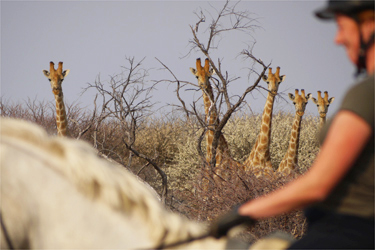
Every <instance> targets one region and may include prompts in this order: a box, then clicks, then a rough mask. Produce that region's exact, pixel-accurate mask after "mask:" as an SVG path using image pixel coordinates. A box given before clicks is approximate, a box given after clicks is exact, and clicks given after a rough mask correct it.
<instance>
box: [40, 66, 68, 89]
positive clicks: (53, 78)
mask: <svg viewBox="0 0 375 250" xmlns="http://www.w3.org/2000/svg"><path fill="white" fill-rule="evenodd" d="M62 67H63V63H62V62H59V66H58V68H57V70H55V64H54V63H53V62H50V63H49V68H50V70H49V71H48V70H43V73H44V75H45V76H46V77H47V78H48V80H49V81H50V82H51V88H52V92H53V94H54V95H59V94H60V93H62V91H61V84H62V82H63V80H64V78H65V77H66V76H67V75H68V74H69V69H67V70H64V71H63V70H62Z"/></svg>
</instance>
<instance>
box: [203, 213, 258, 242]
mask: <svg viewBox="0 0 375 250" xmlns="http://www.w3.org/2000/svg"><path fill="white" fill-rule="evenodd" d="M239 207H240V206H236V207H234V208H233V209H232V210H231V211H230V212H229V213H227V214H225V215H223V216H221V217H219V218H218V219H217V220H216V221H215V222H214V223H213V224H212V225H211V227H210V232H209V233H210V236H213V237H215V238H217V239H219V238H221V237H223V236H225V235H227V233H228V232H229V230H230V229H232V228H233V227H235V226H239V225H248V226H251V225H254V224H255V220H254V219H252V218H250V217H248V216H242V215H240V214H239V213H238V208H239Z"/></svg>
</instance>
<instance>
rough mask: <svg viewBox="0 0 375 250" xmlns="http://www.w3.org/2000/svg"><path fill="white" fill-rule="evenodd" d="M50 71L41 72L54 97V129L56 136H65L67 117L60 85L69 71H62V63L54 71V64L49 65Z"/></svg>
mask: <svg viewBox="0 0 375 250" xmlns="http://www.w3.org/2000/svg"><path fill="white" fill-rule="evenodd" d="M49 66H50V71H49V72H48V70H43V73H44V75H45V76H46V77H47V78H48V80H49V81H50V83H51V88H52V93H53V94H54V96H55V101H56V127H57V135H58V136H66V135H67V124H68V121H67V117H66V111H65V105H64V96H63V92H62V87H61V84H62V82H63V80H64V78H65V77H66V76H67V75H68V74H69V69H67V70H64V71H62V68H63V63H62V62H59V66H58V68H57V70H55V64H54V63H53V62H50V63H49Z"/></svg>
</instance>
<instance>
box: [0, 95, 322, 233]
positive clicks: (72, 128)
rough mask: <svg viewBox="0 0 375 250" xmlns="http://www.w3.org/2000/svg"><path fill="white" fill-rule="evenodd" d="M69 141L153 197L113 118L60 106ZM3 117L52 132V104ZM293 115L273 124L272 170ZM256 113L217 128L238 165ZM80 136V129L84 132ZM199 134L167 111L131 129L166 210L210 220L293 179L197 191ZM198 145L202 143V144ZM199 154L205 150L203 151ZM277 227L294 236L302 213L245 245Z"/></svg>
mask: <svg viewBox="0 0 375 250" xmlns="http://www.w3.org/2000/svg"><path fill="white" fill-rule="evenodd" d="M67 107H68V108H67V110H68V117H69V126H68V127H69V136H70V137H72V138H78V137H79V138H80V139H81V140H85V141H87V142H88V143H90V144H91V145H93V146H94V147H96V148H97V150H98V151H99V152H100V153H101V154H103V155H106V156H108V157H110V158H112V159H114V160H115V161H117V162H119V163H121V164H122V165H124V167H128V168H129V169H130V170H131V171H132V172H134V173H135V174H137V175H139V176H140V177H141V178H143V179H144V180H145V181H147V182H148V183H150V184H151V185H152V186H153V187H154V188H155V189H156V190H157V191H158V192H159V193H160V192H161V188H162V185H161V178H160V175H159V174H158V173H157V171H156V170H155V169H154V168H152V167H150V166H149V164H148V163H147V161H146V160H144V159H142V158H139V157H134V155H133V154H132V153H131V151H129V150H128V149H127V148H126V146H124V143H123V140H122V138H123V135H124V134H126V132H125V131H124V130H123V129H122V126H121V124H120V123H119V122H118V121H116V120H111V119H107V120H104V121H102V122H101V123H100V124H99V123H98V122H97V121H96V122H95V121H94V119H93V116H92V113H91V112H89V111H88V110H84V109H82V108H80V107H79V105H77V104H72V105H67ZM0 111H1V116H2V117H14V118H20V119H25V120H28V121H31V122H35V123H37V124H39V125H41V126H42V127H44V128H45V129H46V130H47V131H48V133H49V134H51V135H53V134H56V125H55V112H54V104H53V103H47V102H38V101H36V100H34V101H33V100H28V101H27V102H25V103H11V102H9V101H6V100H1V103H0ZM293 117H294V114H291V113H285V112H279V113H276V114H274V116H273V121H272V134H271V136H272V139H271V148H270V151H271V159H272V164H273V166H274V168H277V166H278V164H279V163H280V161H281V159H282V157H283V156H284V154H285V152H286V149H287V147H288V142H289V137H290V129H291V124H292V121H293ZM260 122H261V114H256V115H249V116H247V115H241V116H233V117H232V118H231V119H230V120H229V122H228V123H227V126H226V127H225V128H224V131H223V132H224V135H225V137H226V139H227V141H228V144H229V147H230V150H231V154H232V156H233V158H234V159H236V160H237V161H239V162H243V161H244V160H245V159H246V158H247V156H248V154H249V152H250V151H251V147H252V145H253V144H254V142H255V140H256V137H257V135H258V132H259V128H260ZM318 123H319V121H318V118H317V117H313V116H305V117H304V118H303V122H302V129H301V137H300V148H299V163H298V167H297V169H296V173H295V176H297V175H299V174H303V173H304V172H305V171H306V170H307V169H308V168H309V166H310V165H311V163H312V162H313V160H314V158H315V156H316V154H317V153H318V151H319V145H318V141H317V129H318ZM85 131H86V132H85ZM201 133H202V129H201V127H200V126H199V124H197V121H195V120H194V119H187V118H185V116H183V114H181V113H178V112H172V113H170V114H169V115H165V116H163V117H160V116H159V117H147V118H145V119H143V120H142V122H141V123H139V124H138V130H137V136H136V140H135V142H134V147H135V148H137V150H138V151H139V152H142V154H144V155H147V156H149V157H150V158H151V159H152V160H153V161H154V162H155V163H156V164H157V165H158V166H160V168H161V169H162V170H163V171H164V172H165V173H166V175H167V177H168V195H167V197H166V206H167V207H169V208H170V209H171V210H173V211H176V212H179V213H181V214H183V215H185V216H186V217H188V218H190V219H194V220H199V221H206V220H212V219H215V218H216V217H217V216H218V215H220V214H223V213H225V212H227V211H228V210H229V209H230V208H231V207H232V206H234V205H236V204H239V203H242V202H245V201H246V200H249V199H254V198H256V197H258V196H260V195H262V194H265V193H268V192H270V191H272V190H274V189H276V188H278V187H281V186H282V185H284V184H285V183H286V182H288V181H290V180H291V179H293V178H294V177H282V176H277V175H276V176H275V177H274V178H273V179H263V178H259V179H257V178H255V177H254V176H249V175H246V174H245V173H242V174H240V176H242V181H243V185H241V186H236V185H234V184H233V183H229V182H228V183H224V184H221V185H217V186H211V187H210V188H209V190H207V191H203V190H202V189H201V188H200V181H201V177H200V174H201V172H200V170H201V168H202V165H203V163H202V160H201V158H200V157H199V155H198V153H197V139H198V137H199V135H200V134H201ZM203 143H204V142H203ZM202 148H203V149H204V148H205V147H204V146H202ZM277 229H279V230H284V231H287V232H290V233H292V234H293V235H295V236H296V237H300V236H301V235H302V234H303V232H304V229H305V221H304V217H303V215H302V212H301V211H296V212H293V213H291V214H287V215H283V216H280V217H277V218H272V219H268V220H264V221H260V222H259V223H257V225H256V226H255V227H253V228H251V229H249V231H247V233H245V234H243V237H245V238H246V239H248V240H254V239H257V238H259V237H261V236H264V235H266V234H267V233H269V232H271V231H274V230H277Z"/></svg>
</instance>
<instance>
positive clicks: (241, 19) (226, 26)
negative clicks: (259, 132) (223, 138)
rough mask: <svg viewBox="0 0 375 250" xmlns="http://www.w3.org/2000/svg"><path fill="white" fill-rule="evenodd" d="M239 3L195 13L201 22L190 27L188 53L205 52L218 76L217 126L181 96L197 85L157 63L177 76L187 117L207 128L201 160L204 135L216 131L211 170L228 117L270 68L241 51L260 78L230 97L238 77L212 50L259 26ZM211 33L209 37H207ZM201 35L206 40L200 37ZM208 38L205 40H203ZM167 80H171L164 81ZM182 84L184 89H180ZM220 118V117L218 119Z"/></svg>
mask: <svg viewBox="0 0 375 250" xmlns="http://www.w3.org/2000/svg"><path fill="white" fill-rule="evenodd" d="M238 4H239V2H236V3H234V4H232V3H231V2H230V1H229V0H227V1H226V2H225V4H224V5H223V7H222V8H221V9H219V10H217V9H215V8H213V7H212V6H211V7H212V8H213V9H214V11H215V14H211V13H210V12H209V11H206V10H202V9H201V10H200V11H199V12H196V13H195V15H196V17H197V19H198V21H197V22H196V23H195V24H194V25H190V29H191V34H192V40H190V41H189V43H190V45H191V48H190V51H189V53H188V54H191V53H192V52H193V51H200V52H201V53H203V54H204V55H205V56H206V58H208V60H209V62H210V66H211V67H212V69H213V70H214V72H215V73H216V75H217V78H216V77H211V83H212V85H213V89H214V92H215V94H216V95H215V96H214V100H211V101H212V102H213V106H214V107H213V108H215V109H216V110H217V113H218V114H220V115H221V117H220V119H217V122H216V124H214V126H209V124H208V121H207V120H205V119H202V118H201V116H200V115H199V112H198V110H197V107H196V102H194V103H193V104H192V105H191V106H190V108H191V109H190V110H189V109H188V107H187V105H186V103H185V102H184V101H183V100H182V98H181V97H180V91H181V89H182V88H183V87H184V86H187V85H191V86H194V87H199V86H197V85H196V84H193V83H191V82H189V81H180V80H178V78H177V77H176V76H175V75H174V74H173V72H172V71H171V70H170V69H169V68H168V67H167V66H166V65H165V64H163V63H162V62H160V60H158V59H157V60H158V61H159V62H160V63H161V64H162V65H163V67H164V68H165V69H167V70H168V71H169V72H170V73H171V74H172V75H173V77H174V80H169V82H175V83H177V89H176V93H177V97H178V99H179V101H180V103H181V106H180V108H182V109H183V110H184V112H185V113H186V115H187V116H189V115H191V114H194V115H195V116H196V117H197V118H198V121H199V123H200V124H201V126H202V127H203V128H204V131H203V133H202V134H201V136H200V138H199V139H198V147H197V150H198V152H199V154H200V155H201V158H202V159H205V156H204V154H203V152H202V150H201V142H202V140H203V136H204V134H205V132H206V131H207V130H209V129H211V130H212V129H213V130H214V139H213V142H212V158H211V160H210V163H209V164H210V166H211V169H214V167H215V165H216V150H217V147H218V142H219V137H220V135H221V134H222V130H223V128H224V126H225V125H226V124H227V122H228V120H229V118H230V117H231V116H232V114H233V113H234V112H236V111H237V110H238V109H239V108H240V106H241V105H242V104H243V103H244V100H245V97H246V96H247V95H248V94H249V93H250V92H251V91H253V90H254V89H255V88H257V87H258V84H259V82H260V80H261V79H262V78H263V76H264V74H265V72H266V70H267V68H268V66H269V65H265V64H264V63H263V62H262V60H261V59H257V58H256V57H255V56H254V55H253V54H252V50H251V49H243V50H242V51H239V54H240V55H241V56H242V57H243V59H244V60H250V61H251V63H250V65H251V66H250V68H249V74H251V73H256V74H257V75H258V77H257V78H256V80H255V82H253V83H251V84H249V87H248V88H247V89H246V90H245V91H244V92H243V93H241V94H238V95H230V94H229V92H228V88H229V86H230V83H231V82H233V81H235V80H238V79H239V77H234V78H229V74H228V72H227V71H224V69H222V61H221V60H220V59H218V60H217V62H215V61H214V60H213V58H212V57H211V51H212V50H218V49H219V48H218V42H217V41H219V40H220V38H221V37H222V35H223V34H224V33H230V32H243V33H245V34H249V35H251V33H252V32H253V31H254V29H255V28H257V27H258V26H257V25H256V19H254V18H252V17H251V13H250V12H248V11H246V10H245V11H240V10H238ZM207 16H209V17H210V18H209V19H210V22H208V18H207ZM207 23H208V28H207V27H206V29H205V31H204V32H203V33H198V31H199V30H202V29H200V26H202V25H204V24H207ZM207 33H208V36H207ZM201 36H202V37H203V38H201ZM204 37H206V38H204ZM255 64H257V65H258V66H261V68H262V69H261V70H260V73H258V72H257V71H256V70H255ZM163 81H168V80H163ZM181 84H182V85H183V86H181ZM218 118H219V117H218Z"/></svg>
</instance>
